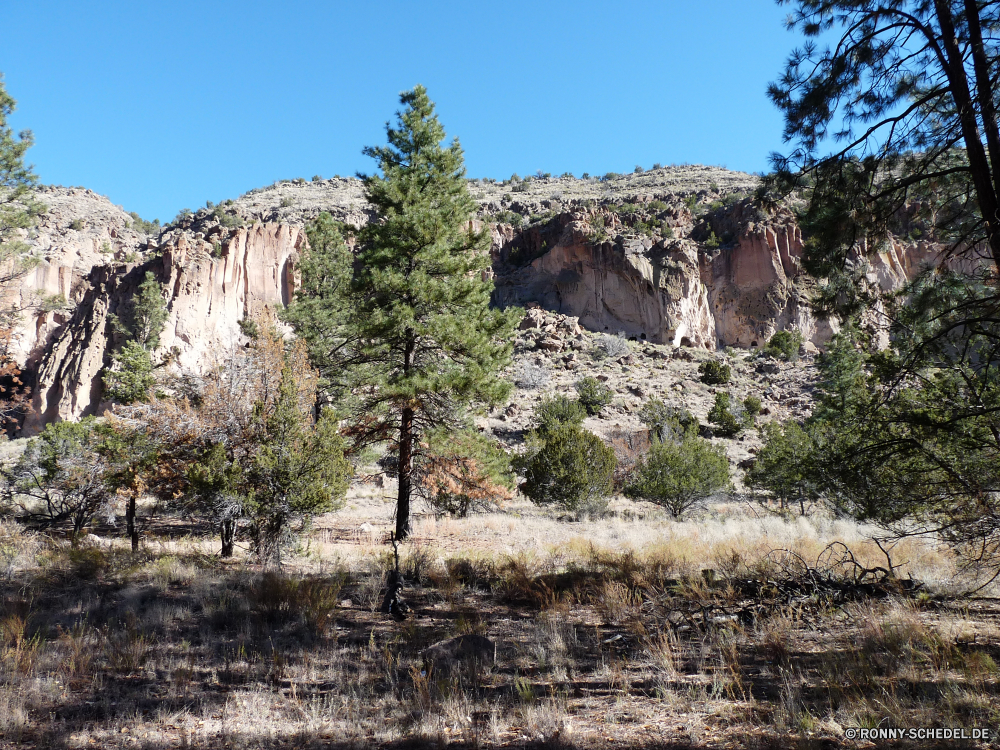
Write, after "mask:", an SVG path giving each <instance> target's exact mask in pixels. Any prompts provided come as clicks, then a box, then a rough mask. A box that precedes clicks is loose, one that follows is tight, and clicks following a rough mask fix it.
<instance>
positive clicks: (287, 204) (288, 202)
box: [281, 197, 295, 208]
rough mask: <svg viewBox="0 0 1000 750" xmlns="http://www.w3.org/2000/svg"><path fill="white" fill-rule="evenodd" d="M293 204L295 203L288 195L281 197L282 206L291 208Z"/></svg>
mask: <svg viewBox="0 0 1000 750" xmlns="http://www.w3.org/2000/svg"><path fill="white" fill-rule="evenodd" d="M294 204H295V201H294V200H292V199H291V198H289V197H286V198H282V199H281V207H282V208H291V206H293V205H294Z"/></svg>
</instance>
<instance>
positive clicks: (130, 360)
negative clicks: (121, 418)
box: [103, 341, 154, 404]
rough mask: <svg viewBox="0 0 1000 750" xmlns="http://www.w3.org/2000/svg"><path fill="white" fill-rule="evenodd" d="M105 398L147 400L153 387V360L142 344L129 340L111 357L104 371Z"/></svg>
mask: <svg viewBox="0 0 1000 750" xmlns="http://www.w3.org/2000/svg"><path fill="white" fill-rule="evenodd" d="M103 380H104V398H107V399H111V400H114V401H118V402H119V403H122V404H131V403H133V402H135V401H145V400H146V398H147V395H148V394H149V389H150V388H152V387H153V382H154V380H153V361H152V358H151V357H150V356H149V352H147V351H146V350H145V349H144V348H143V347H142V345H141V344H139V343H138V342H136V341H128V342H126V343H125V345H124V346H123V347H122V348H121V349H119V350H118V351H117V352H115V353H114V354H113V355H112V357H111V367H110V368H109V369H106V370H105V371H104V375H103Z"/></svg>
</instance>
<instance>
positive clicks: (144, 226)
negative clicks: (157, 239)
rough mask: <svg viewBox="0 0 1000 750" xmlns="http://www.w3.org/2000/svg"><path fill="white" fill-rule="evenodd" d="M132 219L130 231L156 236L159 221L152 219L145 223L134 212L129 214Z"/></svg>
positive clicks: (158, 229)
mask: <svg viewBox="0 0 1000 750" xmlns="http://www.w3.org/2000/svg"><path fill="white" fill-rule="evenodd" d="M129 216H131V217H132V229H134V230H135V231H136V232H139V233H141V234H158V233H159V231H160V220H159V219H153V220H152V221H146V220H145V219H143V218H142V217H141V216H139V214H137V213H136V212H135V211H132V212H131V213H129Z"/></svg>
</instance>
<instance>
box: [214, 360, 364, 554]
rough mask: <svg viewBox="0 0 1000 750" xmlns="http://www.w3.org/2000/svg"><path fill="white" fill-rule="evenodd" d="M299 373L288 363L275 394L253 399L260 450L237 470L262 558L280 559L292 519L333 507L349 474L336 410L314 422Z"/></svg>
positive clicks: (246, 512) (246, 513)
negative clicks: (335, 415)
mask: <svg viewBox="0 0 1000 750" xmlns="http://www.w3.org/2000/svg"><path fill="white" fill-rule="evenodd" d="M298 385H299V384H298V383H297V382H296V375H295V373H293V372H292V370H291V367H290V366H289V364H288V363H286V364H285V366H284V368H283V369H282V371H281V382H280V384H279V386H278V393H277V398H276V399H274V401H273V402H271V403H269V402H268V401H267V400H266V395H265V394H261V395H262V396H264V398H261V399H260V400H258V401H257V402H256V404H255V405H254V428H255V432H256V435H255V440H254V442H255V443H256V450H254V451H253V453H252V454H251V455H250V456H248V457H247V458H246V459H245V468H244V470H243V472H242V473H241V474H235V476H234V478H235V479H236V483H235V487H234V488H231V489H236V490H237V492H236V493H235V494H237V495H242V498H243V505H244V508H243V515H244V516H245V517H246V518H247V519H248V521H249V529H248V534H249V537H250V539H251V542H252V546H253V550H254V552H255V554H256V555H257V557H258V559H260V560H261V561H262V562H265V563H274V564H278V565H280V563H281V547H282V543H283V542H284V541H285V537H286V535H287V534H288V533H289V532H290V531H291V530H292V527H293V524H294V523H295V522H296V521H297V520H299V519H306V518H308V517H310V516H312V515H313V514H315V513H322V512H326V511H330V510H334V509H336V508H337V506H338V505H339V503H340V501H341V500H342V499H343V497H344V493H345V492H346V491H347V485H348V479H349V477H350V475H351V470H350V465H349V464H348V463H347V461H346V460H345V459H344V448H343V440H342V439H341V437H340V435H339V434H338V432H337V420H336V418H335V417H334V415H333V412H332V411H330V410H329V409H324V411H323V413H322V415H321V416H320V418H319V420H318V421H317V422H316V423H315V424H313V421H312V411H313V405H312V403H308V402H307V403H302V400H301V399H300V397H299V396H300V393H299V389H298Z"/></svg>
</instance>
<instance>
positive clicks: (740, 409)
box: [708, 393, 760, 437]
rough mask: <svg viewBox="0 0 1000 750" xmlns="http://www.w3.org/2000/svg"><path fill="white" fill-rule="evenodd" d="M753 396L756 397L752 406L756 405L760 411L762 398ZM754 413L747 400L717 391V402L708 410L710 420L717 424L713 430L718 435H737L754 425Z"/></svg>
mask: <svg viewBox="0 0 1000 750" xmlns="http://www.w3.org/2000/svg"><path fill="white" fill-rule="evenodd" d="M751 398H753V399H754V401H752V402H751V406H756V407H757V410H758V411H759V409H760V399H758V398H756V397H755V396H754V397H751ZM754 402H756V403H754ZM754 413H756V412H754ZM754 413H751V410H750V409H748V408H747V406H746V402H741V401H740V400H739V399H734V398H733V397H732V396H730V395H729V394H728V393H716V394H715V403H714V404H713V405H712V408H711V410H710V411H709V412H708V421H709V422H711V423H712V424H713V425H715V427H714V428H713V429H712V431H713V432H714V433H715V434H716V435H719V436H720V437H735V436H736V435H739V434H740V433H741V432H743V430H745V429H746V428H747V427H752V426H753V422H754Z"/></svg>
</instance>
